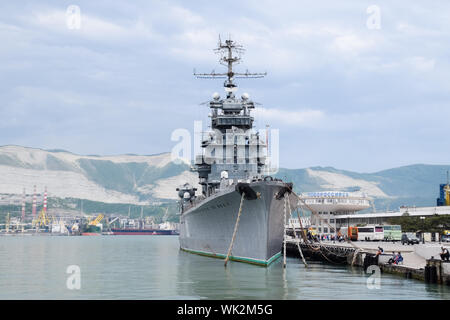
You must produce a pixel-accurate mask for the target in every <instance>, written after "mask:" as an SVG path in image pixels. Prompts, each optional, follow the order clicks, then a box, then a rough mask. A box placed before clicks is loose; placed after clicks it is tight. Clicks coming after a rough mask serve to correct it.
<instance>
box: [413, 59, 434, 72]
mask: <svg viewBox="0 0 450 320" xmlns="http://www.w3.org/2000/svg"><path fill="white" fill-rule="evenodd" d="M406 62H407V64H409V65H410V66H411V67H412V68H414V69H415V70H416V71H420V72H428V71H432V70H433V69H434V66H435V60H434V59H427V58H425V57H412V58H408V59H406Z"/></svg>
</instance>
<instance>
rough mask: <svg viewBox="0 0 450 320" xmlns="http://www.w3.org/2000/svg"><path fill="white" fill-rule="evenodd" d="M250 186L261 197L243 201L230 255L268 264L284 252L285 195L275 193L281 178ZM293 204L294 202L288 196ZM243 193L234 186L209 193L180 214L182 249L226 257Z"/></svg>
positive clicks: (283, 185) (246, 260)
mask: <svg viewBox="0 0 450 320" xmlns="http://www.w3.org/2000/svg"><path fill="white" fill-rule="evenodd" d="M250 187H251V188H252V189H253V190H254V191H255V192H257V193H259V194H260V197H259V199H255V200H246V199H244V201H243V206H242V213H241V217H240V221H239V225H238V229H237V233H236V238H235V241H234V244H233V249H232V252H231V255H230V257H229V259H230V260H232V261H238V262H245V263H250V264H256V265H260V266H269V265H270V264H271V263H272V262H274V261H276V260H277V259H278V258H279V257H280V256H281V248H282V243H283V233H284V224H283V217H284V199H283V198H281V199H279V200H277V199H276V198H275V195H276V194H277V193H278V192H279V191H280V190H281V189H282V188H283V187H285V183H283V182H281V181H258V182H253V183H250ZM289 198H290V202H291V206H292V205H293V204H294V203H295V200H294V198H293V197H292V196H290V197H289ZM240 199H241V195H240V194H239V193H238V192H237V191H235V190H234V188H233V187H230V188H229V189H226V190H224V191H221V192H218V193H217V194H215V195H213V196H210V197H208V198H207V199H206V200H204V201H203V202H201V203H199V204H197V205H196V206H195V207H193V208H191V209H188V210H186V211H185V212H184V213H182V215H181V217H180V236H179V241H180V249H181V250H183V251H186V252H189V253H194V254H199V255H202V256H208V257H213V258H219V259H225V258H226V255H227V252H228V248H229V245H230V243H231V239H232V236H233V231H234V227H235V224H236V219H237V216H238V211H239V205H240Z"/></svg>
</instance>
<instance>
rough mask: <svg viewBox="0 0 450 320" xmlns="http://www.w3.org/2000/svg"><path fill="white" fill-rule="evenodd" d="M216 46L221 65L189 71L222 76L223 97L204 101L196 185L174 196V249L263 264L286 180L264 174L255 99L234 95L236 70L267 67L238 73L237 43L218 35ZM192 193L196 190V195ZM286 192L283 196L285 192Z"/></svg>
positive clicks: (278, 231) (276, 240)
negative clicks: (205, 122)
mask: <svg viewBox="0 0 450 320" xmlns="http://www.w3.org/2000/svg"><path fill="white" fill-rule="evenodd" d="M215 52H216V53H218V54H219V55H220V63H221V64H223V65H225V66H226V67H227V72H224V73H216V72H215V71H213V72H212V73H196V72H195V71H194V75H195V76H196V77H197V78H209V79H215V78H223V79H225V81H224V88H225V97H223V98H221V97H220V94H218V93H214V94H213V96H212V100H211V101H209V102H207V104H208V106H209V108H210V110H211V111H210V112H211V113H210V115H209V116H210V118H211V125H210V127H211V130H209V131H207V132H202V134H201V135H202V138H201V154H199V155H196V156H195V161H194V164H193V165H192V168H191V169H192V170H193V171H196V172H198V177H199V184H200V186H201V190H199V191H198V192H197V188H195V187H194V186H192V185H190V184H188V183H186V184H184V185H183V186H180V187H179V188H177V189H176V190H177V191H178V196H179V198H180V200H179V204H180V235H179V242H180V249H181V250H183V251H187V252H190V253H196V254H200V255H205V256H210V257H215V258H225V259H226V260H225V261H228V260H234V261H239V262H247V263H251V264H257V265H262V266H268V265H269V264H270V263H271V262H273V261H275V260H277V258H278V257H280V255H281V248H282V243H283V236H284V225H285V221H284V219H285V214H286V213H285V212H284V211H285V210H286V209H285V207H286V201H285V198H286V200H289V201H290V202H291V203H295V200H294V199H293V197H292V199H289V197H290V196H291V194H292V193H291V191H292V183H286V182H283V181H282V180H281V179H276V178H273V177H272V176H271V175H269V173H270V172H269V169H270V166H269V164H268V160H269V157H268V154H267V150H268V148H267V147H268V146H267V144H268V143H267V141H268V139H267V132H266V137H265V138H266V139H264V137H262V136H260V134H259V132H257V131H256V130H255V129H254V128H253V122H254V118H253V117H252V116H251V114H250V112H251V110H252V109H255V104H256V103H255V102H253V101H251V100H250V97H249V95H248V94H246V93H243V94H242V96H241V97H240V98H239V97H236V95H235V92H236V91H237V85H236V83H235V82H234V80H235V79H236V78H261V77H264V76H265V75H266V73H249V72H248V70H247V71H246V72H245V73H238V72H234V71H233V65H234V64H237V63H239V61H240V60H241V55H242V53H243V52H244V49H243V47H242V46H241V45H238V44H236V43H235V42H234V41H233V40H231V39H229V40H226V41H225V42H222V41H221V40H220V38H219V44H218V48H217V49H215ZM197 194H198V195H197ZM286 195H287V197H286Z"/></svg>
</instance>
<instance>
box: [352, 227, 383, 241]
mask: <svg viewBox="0 0 450 320" xmlns="http://www.w3.org/2000/svg"><path fill="white" fill-rule="evenodd" d="M358 240H359V241H383V240H384V230H383V227H382V226H364V227H358Z"/></svg>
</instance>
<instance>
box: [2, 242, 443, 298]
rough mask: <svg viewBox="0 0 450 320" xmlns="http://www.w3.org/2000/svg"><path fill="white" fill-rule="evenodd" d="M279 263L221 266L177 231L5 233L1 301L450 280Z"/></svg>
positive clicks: (258, 293)
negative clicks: (185, 245)
mask: <svg viewBox="0 0 450 320" xmlns="http://www.w3.org/2000/svg"><path fill="white" fill-rule="evenodd" d="M281 263H282V258H281V259H279V260H278V261H276V262H274V263H272V265H271V266H270V267H268V268H264V267H258V266H252V265H248V264H244V263H238V262H231V263H229V264H228V267H227V268H224V264H223V260H220V259H213V258H207V257H202V256H198V255H194V254H190V253H186V252H183V251H180V250H179V242H178V237H177V236H96V237H95V236H93V237H62V236H61V237H57V236H3V237H0V299H300V300H302V299H450V288H449V287H448V286H439V285H434V284H425V283H423V282H421V281H418V280H413V279H404V278H402V277H399V276H395V275H389V274H381V278H380V282H379V288H378V289H377V288H376V287H375V288H374V286H373V285H368V279H369V277H370V275H369V274H365V273H364V271H363V270H362V269H360V268H351V267H347V266H336V265H330V264H323V263H319V262H317V263H314V262H310V263H309V266H308V268H305V267H304V266H303V264H302V263H301V261H299V260H298V259H295V258H288V260H287V268H286V269H283V268H282V265H281ZM73 270H77V271H75V273H73V272H74V271H73ZM75 275H76V276H77V277H78V278H77V279H78V280H79V282H78V283H79V284H80V287H79V289H77V287H73V283H74V282H71V281H72V280H73V277H74V276H75ZM71 279H72V280H71ZM78 280H76V281H78ZM76 281H75V283H76ZM71 284H72V285H71Z"/></svg>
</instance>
